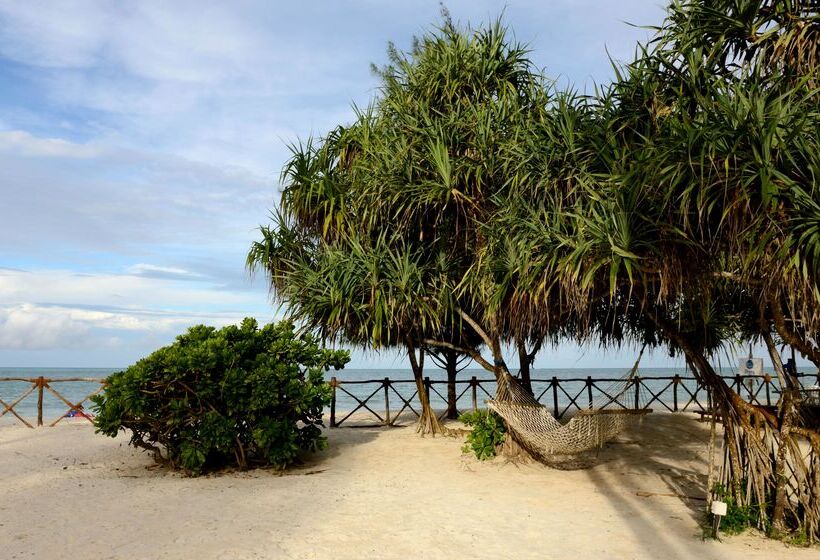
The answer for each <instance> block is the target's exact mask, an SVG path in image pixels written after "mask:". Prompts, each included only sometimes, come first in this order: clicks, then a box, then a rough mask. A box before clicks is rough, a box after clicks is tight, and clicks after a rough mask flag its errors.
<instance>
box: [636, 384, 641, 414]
mask: <svg viewBox="0 0 820 560" xmlns="http://www.w3.org/2000/svg"><path fill="white" fill-rule="evenodd" d="M639 408H641V378H640V377H635V410H638V409H639Z"/></svg>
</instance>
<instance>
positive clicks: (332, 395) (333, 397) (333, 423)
mask: <svg viewBox="0 0 820 560" xmlns="http://www.w3.org/2000/svg"><path fill="white" fill-rule="evenodd" d="M336 383H337V382H336V377H335V376H334V377H331V378H330V388H331V393H330V427H331V428H335V427H336Z"/></svg>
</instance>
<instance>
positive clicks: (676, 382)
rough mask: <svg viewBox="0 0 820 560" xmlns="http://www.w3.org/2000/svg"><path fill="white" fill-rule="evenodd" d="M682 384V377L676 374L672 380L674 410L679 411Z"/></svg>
mask: <svg viewBox="0 0 820 560" xmlns="http://www.w3.org/2000/svg"><path fill="white" fill-rule="evenodd" d="M679 384H680V375H678V374H675V378H674V379H673V380H672V402H673V403H674V407H673V410H674V411H675V412H677V411H678V385H679Z"/></svg>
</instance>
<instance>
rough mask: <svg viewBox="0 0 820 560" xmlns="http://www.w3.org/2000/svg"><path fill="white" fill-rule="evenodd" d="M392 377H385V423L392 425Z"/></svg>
mask: <svg viewBox="0 0 820 560" xmlns="http://www.w3.org/2000/svg"><path fill="white" fill-rule="evenodd" d="M389 388H390V378H389V377H385V378H384V423H385V424H387V425H388V426H389V425H390V394H389V391H388V390H389Z"/></svg>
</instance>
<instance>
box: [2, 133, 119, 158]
mask: <svg viewBox="0 0 820 560" xmlns="http://www.w3.org/2000/svg"><path fill="white" fill-rule="evenodd" d="M0 152H2V153H7V154H12V155H16V156H22V157H47V158H68V159H91V158H96V157H100V156H101V155H103V150H102V149H101V147H100V146H94V145H90V144H78V143H75V142H69V141H67V140H63V139H60V138H38V137H36V136H34V135H33V134H30V133H28V132H26V131H24V130H6V131H0Z"/></svg>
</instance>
